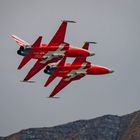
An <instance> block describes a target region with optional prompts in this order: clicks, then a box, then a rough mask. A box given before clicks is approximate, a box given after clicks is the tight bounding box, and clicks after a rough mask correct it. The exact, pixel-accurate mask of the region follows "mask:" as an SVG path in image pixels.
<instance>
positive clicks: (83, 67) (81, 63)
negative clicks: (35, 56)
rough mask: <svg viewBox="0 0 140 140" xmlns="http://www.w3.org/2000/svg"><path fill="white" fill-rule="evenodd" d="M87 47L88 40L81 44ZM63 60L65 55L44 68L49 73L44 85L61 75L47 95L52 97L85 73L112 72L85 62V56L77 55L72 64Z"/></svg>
mask: <svg viewBox="0 0 140 140" xmlns="http://www.w3.org/2000/svg"><path fill="white" fill-rule="evenodd" d="M88 47H89V42H86V43H85V45H84V46H83V49H88ZM65 61H66V57H64V58H63V59H62V60H61V61H60V63H59V64H58V65H55V64H49V65H48V66H47V67H46V69H45V70H44V73H47V74H50V75H51V76H50V77H49V78H48V80H47V82H46V83H45V85H44V86H45V87H47V86H48V85H49V84H50V83H51V82H52V81H53V80H54V79H55V78H56V77H62V79H61V80H60V82H59V83H58V85H57V86H56V87H55V88H54V90H53V91H52V93H51V94H50V96H49V97H54V96H55V95H56V94H57V93H58V92H59V91H61V90H62V89H63V88H64V87H66V86H67V85H68V84H70V83H71V82H72V81H75V80H79V79H81V78H83V77H84V76H86V75H101V74H109V73H113V72H114V71H113V70H111V69H109V68H106V67H103V66H99V65H94V64H91V63H90V62H87V61H86V57H82V58H79V57H77V58H76V59H75V60H74V61H73V63H72V64H69V63H66V64H65Z"/></svg>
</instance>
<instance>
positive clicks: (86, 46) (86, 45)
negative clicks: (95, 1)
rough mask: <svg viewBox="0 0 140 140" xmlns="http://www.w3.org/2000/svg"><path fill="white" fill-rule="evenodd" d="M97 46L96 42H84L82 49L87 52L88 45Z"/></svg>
mask: <svg viewBox="0 0 140 140" xmlns="http://www.w3.org/2000/svg"><path fill="white" fill-rule="evenodd" d="M91 43H92V44H97V42H89V41H86V42H85V44H84V45H83V47H82V48H83V49H85V50H88V49H89V44H91Z"/></svg>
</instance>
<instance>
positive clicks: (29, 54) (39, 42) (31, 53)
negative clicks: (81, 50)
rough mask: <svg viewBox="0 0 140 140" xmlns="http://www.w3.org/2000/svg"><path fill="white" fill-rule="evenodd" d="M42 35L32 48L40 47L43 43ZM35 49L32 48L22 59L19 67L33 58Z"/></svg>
mask: <svg viewBox="0 0 140 140" xmlns="http://www.w3.org/2000/svg"><path fill="white" fill-rule="evenodd" d="M41 40H42V36H40V37H39V38H38V39H37V40H36V41H35V42H34V44H33V45H32V46H31V48H39V47H40V44H41ZM32 55H33V51H32V50H31V51H30V52H29V53H28V54H27V55H26V56H25V57H24V58H23V59H22V61H21V63H20V65H19V67H18V69H21V68H22V67H23V66H24V65H25V64H27V63H28V62H29V61H30V60H31V59H32Z"/></svg>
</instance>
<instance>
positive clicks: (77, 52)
mask: <svg viewBox="0 0 140 140" xmlns="http://www.w3.org/2000/svg"><path fill="white" fill-rule="evenodd" d="M67 23H75V22H74V21H68V20H64V21H63V22H62V24H61V25H60V27H59V29H58V30H57V32H56V33H55V35H54V36H53V38H52V39H51V41H50V43H49V44H41V40H42V36H40V37H39V38H38V39H37V40H36V41H35V42H34V43H33V45H30V44H29V43H28V42H26V41H24V40H22V39H20V38H19V37H17V36H15V35H12V37H13V38H14V40H15V41H16V42H17V43H18V45H19V46H20V48H19V50H18V51H17V53H18V54H19V55H21V56H24V58H23V59H22V61H21V63H20V65H19V66H18V69H21V68H22V67H23V66H24V65H25V64H27V63H28V62H29V61H30V60H31V59H37V62H36V63H35V65H34V66H33V67H32V68H31V70H30V71H29V72H28V74H27V75H26V77H25V78H24V80H23V81H28V80H29V79H30V78H32V77H33V76H34V75H35V74H36V73H38V72H39V71H40V70H41V69H43V68H44V67H45V66H46V65H48V64H49V63H54V62H58V61H59V60H61V59H62V58H63V57H88V56H93V55H94V53H91V52H89V51H88V50H85V49H82V48H78V47H72V46H71V45H70V44H69V43H66V42H65V41H64V39H65V33H66V28H67Z"/></svg>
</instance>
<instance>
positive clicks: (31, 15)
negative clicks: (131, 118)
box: [0, 0, 140, 136]
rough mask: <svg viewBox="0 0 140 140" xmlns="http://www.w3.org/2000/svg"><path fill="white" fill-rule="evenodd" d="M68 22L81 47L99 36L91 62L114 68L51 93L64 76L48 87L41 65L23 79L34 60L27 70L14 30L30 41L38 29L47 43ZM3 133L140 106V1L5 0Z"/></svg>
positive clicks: (0, 2) (0, 81)
mask: <svg viewBox="0 0 140 140" xmlns="http://www.w3.org/2000/svg"><path fill="white" fill-rule="evenodd" d="M63 19H68V20H75V21H77V23H76V24H69V25H68V28H67V33H66V38H65V40H66V41H67V42H69V43H71V44H72V45H74V46H78V47H82V45H83V42H84V41H97V42H98V45H96V46H91V47H90V50H91V51H93V52H95V53H96V55H95V56H93V57H92V58H90V59H88V60H90V61H91V62H92V63H95V64H99V65H103V66H107V67H109V68H111V69H113V70H115V73H113V74H110V75H103V76H86V77H85V78H83V79H81V80H80V81H77V82H73V83H72V84H71V85H69V86H68V87H66V88H65V89H64V90H62V91H61V92H60V93H59V94H58V95H59V97H61V98H59V99H48V98H46V97H48V96H49V94H50V93H51V91H52V90H53V88H54V87H55V86H56V85H57V82H58V80H59V79H57V80H55V81H54V82H53V83H51V85H50V86H49V87H48V88H44V87H43V85H44V83H45V81H46V80H47V78H48V75H45V74H44V73H43V71H41V72H40V73H39V74H38V75H36V76H35V77H34V78H33V79H32V80H35V81H36V83H34V84H29V83H22V82H20V80H22V79H23V78H24V77H25V75H26V74H27V72H28V71H29V70H30V68H31V67H32V66H33V64H34V63H35V61H34V60H32V61H31V62H30V63H29V64H28V65H26V66H25V67H24V68H23V69H22V70H20V71H18V70H17V67H18V65H19V63H20V61H21V59H22V57H21V56H18V55H17V54H16V51H17V49H18V46H17V44H16V43H15V42H14V40H12V39H11V37H10V35H11V34H16V35H17V36H19V37H21V38H22V39H25V40H26V41H28V42H30V43H31V44H32V43H33V42H34V41H35V40H36V39H37V37H38V36H39V35H43V42H46V43H48V42H49V41H50V39H51V37H52V36H53V35H54V33H55V31H56V30H57V29H58V27H59V25H60V24H61V20H63ZM0 60H1V61H0V135H1V136H5V135H9V134H11V133H14V132H17V131H19V130H21V129H26V128H31V127H48V126H54V125H58V124H63V123H66V122H71V121H75V120H78V119H90V118H95V117H98V116H102V115H105V114H114V115H123V114H127V113H130V112H133V111H136V110H138V109H140V82H139V81H140V62H139V60H140V1H139V0H117V1H116V0H40V1H38V0H0Z"/></svg>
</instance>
